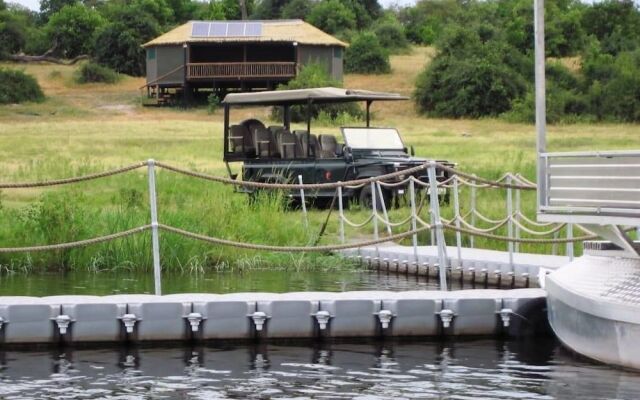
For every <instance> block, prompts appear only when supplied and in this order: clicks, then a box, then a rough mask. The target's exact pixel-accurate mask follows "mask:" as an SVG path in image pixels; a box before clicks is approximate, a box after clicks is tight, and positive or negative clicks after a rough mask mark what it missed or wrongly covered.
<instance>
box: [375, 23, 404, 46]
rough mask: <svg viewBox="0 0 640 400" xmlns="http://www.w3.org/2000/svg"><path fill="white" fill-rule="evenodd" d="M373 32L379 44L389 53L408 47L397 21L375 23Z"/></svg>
mask: <svg viewBox="0 0 640 400" xmlns="http://www.w3.org/2000/svg"><path fill="white" fill-rule="evenodd" d="M374 32H375V34H376V36H377V37H378V41H379V42H380V45H381V46H382V47H384V48H385V49H386V50H387V51H389V52H390V53H401V52H403V51H405V50H406V49H408V48H409V41H408V40H407V36H406V35H405V33H404V28H403V27H402V25H400V24H399V23H398V22H397V21H394V20H390V21H384V22H381V23H379V24H377V25H376V27H375V29H374Z"/></svg>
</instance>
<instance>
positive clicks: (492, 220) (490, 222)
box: [472, 210, 508, 224]
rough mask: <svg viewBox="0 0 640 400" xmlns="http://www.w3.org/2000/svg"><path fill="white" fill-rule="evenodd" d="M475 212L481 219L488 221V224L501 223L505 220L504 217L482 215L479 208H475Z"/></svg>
mask: <svg viewBox="0 0 640 400" xmlns="http://www.w3.org/2000/svg"><path fill="white" fill-rule="evenodd" d="M472 212H473V214H475V215H476V216H477V217H478V218H480V219H481V220H483V221H484V222H486V223H488V224H499V223H500V222H502V221H504V219H491V218H489V217H485V216H484V215H482V214H481V213H480V212H479V211H478V210H473V211H472ZM507 218H508V217H507Z"/></svg>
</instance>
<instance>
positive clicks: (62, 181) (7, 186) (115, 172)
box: [0, 162, 147, 189]
mask: <svg viewBox="0 0 640 400" xmlns="http://www.w3.org/2000/svg"><path fill="white" fill-rule="evenodd" d="M146 165H147V163H146V162H139V163H135V164H131V165H128V166H126V167H121V168H117V169H112V170H110V171H104V172H98V173H95V174H89V175H83V176H77V177H73V178H64V179H56V180H51V181H42V182H16V183H0V189H23V188H34V187H44V186H56V185H66V184H70V183H78V182H83V181H90V180H94V179H99V178H106V177H108V176H113V175H118V174H122V173H125V172H129V171H133V170H134V169H138V168H142V167H144V166H146Z"/></svg>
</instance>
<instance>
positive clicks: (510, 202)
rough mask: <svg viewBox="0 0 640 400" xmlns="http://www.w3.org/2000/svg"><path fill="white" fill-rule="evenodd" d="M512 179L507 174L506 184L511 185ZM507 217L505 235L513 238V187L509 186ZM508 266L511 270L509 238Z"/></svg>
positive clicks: (511, 256)
mask: <svg viewBox="0 0 640 400" xmlns="http://www.w3.org/2000/svg"><path fill="white" fill-rule="evenodd" d="M511 182H512V179H511V175H508V176H507V184H509V185H511ZM507 218H509V222H508V224H507V237H509V239H512V238H513V189H511V188H510V187H509V188H507ZM508 246H509V266H510V267H511V271H513V242H512V241H511V240H509V242H508Z"/></svg>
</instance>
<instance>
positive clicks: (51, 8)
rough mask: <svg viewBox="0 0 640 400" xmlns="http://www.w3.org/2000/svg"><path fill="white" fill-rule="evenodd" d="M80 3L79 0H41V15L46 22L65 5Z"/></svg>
mask: <svg viewBox="0 0 640 400" xmlns="http://www.w3.org/2000/svg"><path fill="white" fill-rule="evenodd" d="M78 3H79V1H78V0H40V15H41V16H42V18H43V19H44V21H45V22H46V21H48V20H49V18H50V17H51V16H52V15H53V14H55V13H57V12H59V11H60V10H62V9H63V8H64V7H65V6H72V5H75V4H78Z"/></svg>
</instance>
